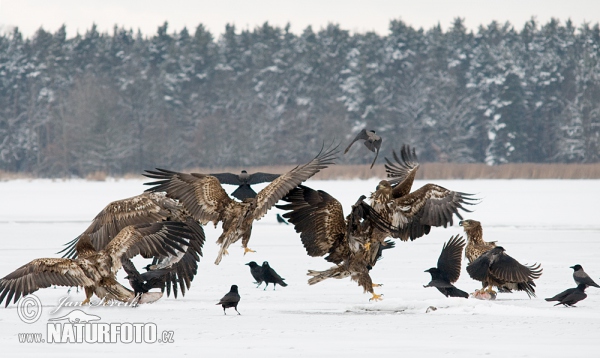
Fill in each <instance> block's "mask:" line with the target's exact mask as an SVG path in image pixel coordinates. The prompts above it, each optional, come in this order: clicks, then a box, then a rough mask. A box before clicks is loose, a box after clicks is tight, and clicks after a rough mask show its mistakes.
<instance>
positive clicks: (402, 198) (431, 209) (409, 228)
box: [370, 146, 477, 241]
mask: <svg viewBox="0 0 600 358" xmlns="http://www.w3.org/2000/svg"><path fill="white" fill-rule="evenodd" d="M401 156H402V159H400V158H399V157H398V156H397V155H396V154H395V153H394V159H395V160H396V162H397V164H393V163H392V162H391V161H390V160H389V159H387V158H386V161H387V162H388V165H386V171H387V172H388V176H389V177H391V178H392V179H391V181H388V180H382V181H380V182H379V184H378V185H377V188H376V191H375V192H373V193H372V194H371V198H370V200H371V206H372V207H373V208H374V209H375V210H376V211H377V212H378V213H379V214H380V215H381V216H382V217H383V218H384V219H385V220H386V221H387V222H389V223H390V224H391V226H392V227H394V228H396V231H394V232H380V233H377V234H376V235H377V236H378V237H379V240H380V241H382V240H383V238H385V237H388V236H391V237H394V238H399V239H401V240H402V241H407V240H409V239H410V240H415V239H417V238H419V237H421V236H424V235H427V234H429V232H430V230H431V227H432V226H443V227H447V226H448V225H452V224H453V216H454V215H456V216H457V217H458V218H459V219H462V216H461V214H460V213H459V210H462V211H465V212H471V211H470V210H468V209H466V208H465V207H464V206H463V205H473V204H475V202H473V201H475V200H477V199H474V198H471V197H470V196H471V195H472V194H466V193H461V192H456V191H453V190H449V189H446V188H444V187H441V186H439V185H436V184H426V185H425V186H423V187H421V188H419V189H417V190H415V191H413V192H411V190H412V184H413V181H414V176H415V173H416V170H417V169H418V168H419V164H418V162H417V161H416V160H417V158H416V154H415V152H414V149H413V150H412V151H411V150H410V147H408V146H403V147H402V153H401Z"/></svg>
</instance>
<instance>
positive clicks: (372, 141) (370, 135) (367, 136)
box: [344, 128, 382, 168]
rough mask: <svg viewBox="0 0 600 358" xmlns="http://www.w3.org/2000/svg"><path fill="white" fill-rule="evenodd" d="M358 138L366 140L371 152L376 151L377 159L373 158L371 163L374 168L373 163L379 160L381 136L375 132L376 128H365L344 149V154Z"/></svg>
mask: <svg viewBox="0 0 600 358" xmlns="http://www.w3.org/2000/svg"><path fill="white" fill-rule="evenodd" d="M358 140H364V141H365V146H366V147H367V148H369V150H370V151H371V152H373V153H375V159H373V163H371V168H373V165H374V164H375V161H376V160H377V156H378V155H379V149H380V148H381V142H382V139H381V137H380V136H378V135H377V134H375V131H374V130H367V129H366V128H364V129H363V130H361V131H360V132H358V134H357V135H356V137H355V138H354V140H353V141H352V143H350V145H348V148H346V150H345V151H344V154H346V153H348V151H349V150H350V147H352V144H354V142H356V141H358Z"/></svg>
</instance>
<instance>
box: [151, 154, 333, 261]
mask: <svg viewBox="0 0 600 358" xmlns="http://www.w3.org/2000/svg"><path fill="white" fill-rule="evenodd" d="M336 153H337V147H334V148H330V149H327V150H323V149H321V151H320V152H319V154H318V155H317V156H316V157H315V158H314V159H313V160H311V161H310V162H308V163H307V164H304V165H300V166H297V167H295V168H294V169H292V170H290V171H288V172H287V173H285V174H282V175H281V176H279V177H278V178H277V179H275V180H273V181H272V182H271V183H270V184H269V185H267V186H266V187H265V188H264V189H262V190H261V191H260V192H259V193H258V194H257V195H256V197H254V198H246V199H244V201H242V202H241V203H240V202H238V201H235V200H233V199H231V198H230V197H229V195H227V193H226V192H225V190H223V187H222V186H221V183H220V182H219V180H218V179H217V178H215V177H213V176H210V175H206V174H198V173H191V174H185V173H178V172H173V171H170V170H165V169H158V168H157V170H156V171H149V170H147V171H146V174H144V175H145V176H147V177H149V178H153V179H158V181H155V182H151V183H146V185H152V186H153V187H152V188H149V189H147V190H146V191H151V192H166V195H167V197H169V198H172V199H176V200H178V201H179V202H180V203H181V204H182V205H183V207H184V208H185V209H186V210H187V211H188V212H189V213H190V214H191V215H192V217H193V218H194V219H196V220H198V221H200V222H201V223H202V224H203V225H206V224H207V223H208V222H209V221H212V222H213V223H214V224H215V226H216V225H217V223H218V222H222V227H223V233H222V234H221V236H219V238H218V240H217V243H218V244H219V245H220V246H221V249H220V250H219V253H218V255H217V259H216V260H215V264H216V265H218V264H219V263H220V262H221V259H222V257H223V255H225V254H227V248H228V247H229V246H230V245H231V244H233V243H234V242H236V241H238V240H239V239H240V238H242V246H243V247H244V253H246V252H249V251H252V250H250V249H249V248H248V241H249V240H250V234H251V232H252V223H253V222H254V221H255V220H259V219H260V218H262V217H263V216H264V215H265V214H266V212H267V211H268V210H269V209H270V208H271V207H272V206H273V205H275V203H276V202H277V201H279V199H281V198H282V197H283V196H284V195H286V194H287V193H288V192H289V191H290V190H291V189H293V188H295V187H296V186H298V185H299V184H301V183H302V182H304V181H305V180H307V179H309V178H310V177H312V176H313V175H315V174H316V173H318V172H319V171H320V170H321V169H324V168H326V167H327V166H328V165H330V164H333V160H334V159H335V154H336Z"/></svg>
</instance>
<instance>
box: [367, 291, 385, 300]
mask: <svg viewBox="0 0 600 358" xmlns="http://www.w3.org/2000/svg"><path fill="white" fill-rule="evenodd" d="M381 296H383V293H382V294H381V295H378V294H375V293H374V292H373V297H371V298H369V301H381V300H383V297H381Z"/></svg>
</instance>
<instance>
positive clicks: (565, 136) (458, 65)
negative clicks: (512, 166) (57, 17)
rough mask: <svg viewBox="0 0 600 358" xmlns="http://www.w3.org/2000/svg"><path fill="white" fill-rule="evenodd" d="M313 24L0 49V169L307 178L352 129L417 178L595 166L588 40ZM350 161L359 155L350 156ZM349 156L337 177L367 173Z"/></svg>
mask: <svg viewBox="0 0 600 358" xmlns="http://www.w3.org/2000/svg"><path fill="white" fill-rule="evenodd" d="M389 30H390V31H389V34H387V35H385V36H383V35H378V34H376V33H372V32H367V33H354V34H352V33H351V32H350V31H348V30H344V29H342V28H340V26H339V25H335V24H330V25H328V26H327V27H326V28H323V29H320V30H319V31H315V30H313V29H312V28H311V27H307V28H306V29H304V30H303V32H302V33H301V34H299V35H296V34H293V33H291V32H290V26H289V25H288V26H286V27H284V28H281V27H274V26H271V25H269V24H268V23H265V24H264V25H262V26H260V27H257V28H255V29H253V30H243V31H238V30H236V28H235V27H234V26H230V25H228V26H226V28H225V31H224V32H223V33H222V34H220V35H218V36H215V35H213V34H211V33H210V32H209V31H207V30H206V28H205V27H204V26H203V25H199V26H198V27H197V28H196V29H195V31H193V33H192V32H190V31H188V30H187V29H183V30H181V31H179V32H172V33H170V32H169V31H168V24H167V23H165V24H164V25H162V26H160V27H159V28H158V30H157V33H156V34H155V35H153V36H143V35H142V34H141V33H139V32H137V33H136V32H134V31H133V30H128V29H125V28H119V27H116V26H115V28H114V30H113V32H112V34H109V33H100V32H98V31H97V29H96V27H95V26H92V27H91V28H90V29H89V30H87V31H86V33H85V34H78V35H76V36H74V37H72V38H67V36H66V29H65V26H63V27H61V28H59V29H58V30H57V31H56V32H54V33H52V32H48V31H45V30H43V29H40V30H38V31H37V33H36V34H35V35H34V36H32V37H31V38H23V36H22V34H21V33H20V32H19V30H18V29H16V28H15V29H13V30H12V31H11V32H9V33H6V34H3V35H1V36H0V170H4V171H11V172H27V173H32V174H34V175H39V176H49V177H61V176H63V177H64V176H85V175H87V174H89V173H92V172H95V171H103V172H106V173H109V174H115V175H118V174H124V173H131V172H141V171H142V170H143V169H149V168H154V167H166V168H170V169H177V170H182V169H185V168H191V167H217V166H221V167H222V166H264V165H282V164H292V163H299V162H303V161H306V160H307V159H309V158H311V157H312V156H314V155H315V154H316V153H317V151H318V150H319V149H320V147H321V145H322V143H323V142H325V143H330V142H332V141H335V142H341V143H342V146H344V145H345V144H346V143H349V141H350V140H352V138H353V137H354V135H356V133H358V131H359V130H360V129H362V128H364V127H367V128H369V129H373V130H375V131H376V132H377V134H379V135H381V136H382V137H383V138H384V140H383V144H382V148H381V151H382V153H383V155H388V156H389V154H391V151H392V150H399V149H400V146H401V145H402V144H404V143H406V144H411V145H412V146H414V147H416V148H417V151H418V154H419V159H420V160H421V161H423V162H456V163H486V164H489V165H496V164H503V163H596V162H599V161H600V28H599V26H598V24H593V25H591V24H587V23H584V24H582V25H580V26H575V25H574V24H572V23H571V22H566V23H564V24H562V23H560V22H559V21H557V20H551V21H549V22H548V23H546V24H538V23H537V22H536V21H535V20H533V19H532V20H531V21H529V22H527V23H526V24H525V25H524V26H523V28H522V29H515V28H514V27H513V26H512V25H511V24H510V23H504V24H501V23H498V22H492V23H490V24H489V25H486V26H483V25H482V26H480V27H479V28H478V30H477V31H468V30H467V29H466V28H465V26H464V20H462V19H460V18H457V19H455V20H454V22H453V24H452V26H451V27H449V28H448V30H447V31H443V30H442V29H441V27H439V26H437V27H433V28H431V29H427V30H425V29H415V28H412V27H410V26H407V25H406V24H405V23H403V22H402V21H400V20H392V21H390V24H389ZM357 147H358V146H357ZM370 160H372V153H370V152H368V151H366V150H364V148H360V150H359V149H357V148H354V147H353V148H352V150H351V151H350V152H349V153H348V154H347V155H345V156H343V157H341V158H340V161H339V162H340V163H346V164H357V163H368V162H370Z"/></svg>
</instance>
